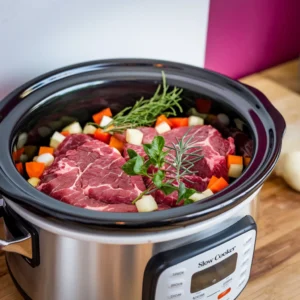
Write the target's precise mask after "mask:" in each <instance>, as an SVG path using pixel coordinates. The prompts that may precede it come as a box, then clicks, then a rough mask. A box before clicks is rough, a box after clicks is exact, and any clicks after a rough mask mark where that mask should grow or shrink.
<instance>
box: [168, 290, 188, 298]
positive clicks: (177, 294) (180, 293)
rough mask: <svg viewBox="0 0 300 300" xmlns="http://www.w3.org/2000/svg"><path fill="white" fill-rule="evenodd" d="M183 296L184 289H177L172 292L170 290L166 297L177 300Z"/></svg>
mask: <svg viewBox="0 0 300 300" xmlns="http://www.w3.org/2000/svg"><path fill="white" fill-rule="evenodd" d="M183 296H184V291H183V290H177V291H174V292H170V293H169V294H168V299H174V300H179V299H183Z"/></svg>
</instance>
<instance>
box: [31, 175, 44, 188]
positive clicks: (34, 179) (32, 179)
mask: <svg viewBox="0 0 300 300" xmlns="http://www.w3.org/2000/svg"><path fill="white" fill-rule="evenodd" d="M40 181H41V180H40V179H39V178H37V177H31V178H29V179H28V182H29V183H30V184H31V185H32V186H34V187H37V186H38V184H39V182H40Z"/></svg>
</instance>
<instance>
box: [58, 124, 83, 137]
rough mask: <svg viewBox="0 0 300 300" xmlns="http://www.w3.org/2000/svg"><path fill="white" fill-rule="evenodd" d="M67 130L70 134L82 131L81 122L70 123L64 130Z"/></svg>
mask: <svg viewBox="0 0 300 300" xmlns="http://www.w3.org/2000/svg"><path fill="white" fill-rule="evenodd" d="M64 131H67V132H69V133H70V134H76V133H82V128H81V126H80V124H79V122H74V123H72V124H70V125H69V126H67V127H65V128H64V129H63V130H62V132H64Z"/></svg>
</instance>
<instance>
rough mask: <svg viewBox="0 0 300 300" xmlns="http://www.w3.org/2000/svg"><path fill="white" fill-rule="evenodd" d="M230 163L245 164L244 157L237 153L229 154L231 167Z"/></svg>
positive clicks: (228, 162)
mask: <svg viewBox="0 0 300 300" xmlns="http://www.w3.org/2000/svg"><path fill="white" fill-rule="evenodd" d="M230 165H243V157H242V156H237V155H228V156H227V167H228V169H229V167H230Z"/></svg>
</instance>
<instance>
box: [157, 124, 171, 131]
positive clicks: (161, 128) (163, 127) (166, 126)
mask: <svg viewBox="0 0 300 300" xmlns="http://www.w3.org/2000/svg"><path fill="white" fill-rule="evenodd" d="M155 130H156V132H157V133H158V134H163V133H165V132H168V131H170V130H171V127H170V125H169V124H168V123H167V122H161V123H160V124H159V125H157V126H155Z"/></svg>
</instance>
